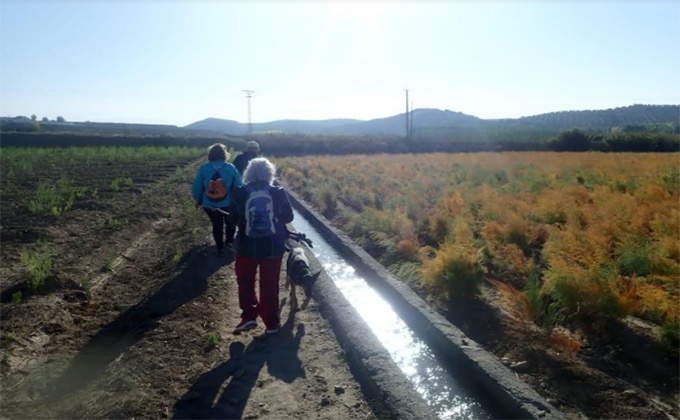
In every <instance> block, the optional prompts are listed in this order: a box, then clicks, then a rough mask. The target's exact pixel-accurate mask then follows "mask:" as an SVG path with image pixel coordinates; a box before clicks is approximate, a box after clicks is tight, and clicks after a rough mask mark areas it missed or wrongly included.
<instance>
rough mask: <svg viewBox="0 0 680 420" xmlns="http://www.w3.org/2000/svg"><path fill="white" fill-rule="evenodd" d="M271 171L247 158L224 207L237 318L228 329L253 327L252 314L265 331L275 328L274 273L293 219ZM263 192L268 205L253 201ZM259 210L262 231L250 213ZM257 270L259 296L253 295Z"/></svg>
mask: <svg viewBox="0 0 680 420" xmlns="http://www.w3.org/2000/svg"><path fill="white" fill-rule="evenodd" d="M275 174H276V167H275V166H274V164H273V163H271V162H270V161H269V160H268V159H266V158H255V159H252V160H251V161H250V163H249V164H248V166H247V167H246V170H245V173H244V175H243V180H244V185H243V186H242V187H240V188H237V189H236V190H235V191H234V199H233V200H232V202H231V204H230V205H229V218H230V221H231V222H232V223H234V224H235V225H237V226H238V233H237V235H236V243H235V253H236V262H235V265H234V269H235V271H236V280H237V282H238V299H239V305H240V307H241V321H240V322H239V324H238V325H237V326H236V328H235V329H234V334H240V333H241V332H243V331H247V330H250V329H253V328H255V327H257V317H258V315H259V316H260V318H262V321H263V322H264V325H265V328H266V334H276V333H277V332H279V277H280V275H281V261H282V259H283V254H284V253H285V252H286V249H285V242H286V239H288V231H287V229H286V224H288V223H290V222H292V221H293V208H292V207H291V205H290V200H289V199H288V194H287V193H286V191H285V190H284V189H283V188H281V187H278V186H274V185H273V182H274V175H275ZM267 191H268V192H269V196H270V197H271V201H269V199H268V198H264V199H263V201H264V202H266V203H269V204H271V205H267V206H262V205H261V204H260V203H262V201H260V202H259V203H258V204H254V203H255V199H254V198H255V197H256V196H257V197H258V200H259V199H260V198H259V197H268V196H267V195H266V193H265V192H267ZM246 205H248V207H249V208H246V207H247V206H246ZM262 208H266V209H270V210H271V213H270V212H269V211H262V210H261V209H262ZM261 214H267V215H268V214H271V215H272V216H271V217H269V218H266V219H267V220H266V221H265V222H264V224H265V225H266V226H267V228H266V229H264V230H263V232H264V233H262V232H261V231H260V230H258V226H259V225H258V221H260V220H261V219H262V218H261V217H256V216H254V215H261ZM270 221H271V222H270ZM272 227H273V229H271V228H272ZM258 268H259V270H260V293H259V300H258V297H257V295H256V294H255V277H256V273H257V270H258Z"/></svg>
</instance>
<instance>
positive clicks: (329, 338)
mask: <svg viewBox="0 0 680 420" xmlns="http://www.w3.org/2000/svg"><path fill="white" fill-rule="evenodd" d="M202 154H203V151H201V152H200V154H199V155H198V156H200V155H202ZM199 161H200V159H199ZM199 161H196V156H193V157H184V158H182V159H179V160H177V161H175V162H166V163H167V165H159V166H153V169H151V170H149V166H148V165H147V166H141V167H139V168H138V169H131V167H126V169H125V170H126V171H129V172H127V173H125V174H124V173H118V172H117V171H118V170H119V169H118V168H119V166H117V165H111V166H110V167H106V166H102V167H101V168H100V169H101V171H93V170H85V171H82V172H78V171H74V172H73V173H74V174H78V173H80V174H82V177H85V178H88V179H91V180H93V182H97V183H98V184H97V185H99V189H98V194H99V196H98V197H96V198H93V197H87V196H83V197H80V198H79V199H78V200H76V201H75V203H74V204H73V206H72V207H71V208H70V209H68V210H67V211H65V212H63V213H62V214H60V215H56V216H55V215H35V214H30V213H29V212H27V211H26V206H25V204H23V203H25V200H23V199H22V195H21V194H22V193H21V192H20V191H19V190H18V189H17V188H14V187H16V186H17V185H19V184H17V182H18V180H16V179H14V178H12V177H11V176H8V174H7V173H3V174H2V175H3V177H2V179H3V181H2V197H1V198H2V221H1V224H2V229H1V230H0V235H1V239H2V247H1V248H0V257H1V258H2V269H1V271H0V274H1V275H2V307H1V313H0V316H1V318H0V319H1V325H0V334H1V349H2V360H1V361H0V366H1V368H2V376H1V377H0V380H1V385H2V386H1V391H0V392H1V398H0V416H1V417H2V418H7V419H27V418H31V419H34V418H63V419H67V418H68V419H73V418H82V419H91V418H136V419H139V418H148V419H158V418H177V419H180V418H245V419H258V418H268V419H297V418H314V419H322V418H323V419H334V420H335V419H337V420H340V419H371V418H380V417H381V416H383V415H382V414H381V413H380V412H375V411H373V410H372V409H371V401H367V399H366V397H365V396H364V394H363V393H362V390H361V387H360V385H359V383H358V382H357V381H356V379H355V378H354V377H353V375H352V372H351V371H350V369H349V367H348V365H347V362H346V360H345V349H343V348H342V346H341V345H340V344H339V343H338V340H337V338H336V337H335V335H334V333H333V331H332V327H331V325H330V324H329V321H328V320H327V319H326V318H324V316H322V313H321V312H320V310H319V308H318V305H317V304H316V303H315V302H314V301H312V304H310V306H309V307H308V308H306V309H305V310H304V311H300V312H295V313H294V312H291V311H290V310H289V305H288V304H287V301H286V300H287V299H286V297H287V292H285V291H283V289H282V292H281V295H280V297H281V303H282V304H281V318H282V323H283V325H282V328H281V332H280V333H279V334H278V335H276V336H271V337H267V338H263V337H261V334H262V332H263V329H262V328H263V327H259V328H258V329H255V330H252V331H250V332H247V333H244V334H242V335H239V336H234V335H232V334H231V331H232V329H233V327H234V326H235V324H236V323H237V322H238V319H239V314H240V310H239V308H238V299H237V294H236V279H235V275H234V270H233V261H232V259H231V258H230V257H221V258H218V257H216V256H214V255H213V252H212V251H213V249H212V243H211V239H210V237H209V224H208V220H207V217H206V216H205V215H204V214H203V213H202V212H200V211H198V210H196V209H194V208H193V206H192V205H191V202H190V200H189V188H190V182H191V180H192V178H193V175H194V172H193V171H194V170H195V169H196V168H197V165H198V164H199ZM74 164H75V166H78V163H77V162H75V163H74ZM177 167H180V168H184V169H176V168H177ZM5 169H6V165H3V168H2V170H3V171H4V170H5ZM45 170H46V171H47V169H45ZM53 170H54V171H59V170H60V168H54V169H53ZM45 176H47V177H49V176H54V172H49V171H47V172H46V174H45ZM119 178H120V179H126V178H130V179H131V180H132V182H131V183H130V184H129V185H125V186H122V187H120V189H118V187H115V188H112V181H113V180H115V179H119ZM79 179H81V178H79ZM76 183H77V182H76ZM28 251H30V252H32V253H34V255H44V254H49V255H51V256H52V258H51V267H50V269H49V274H48V275H47V277H46V278H45V279H44V283H43V284H42V285H40V286H38V287H35V288H33V287H30V279H31V274H30V270H29V268H28V265H27V263H26V261H27V259H26V258H23V259H22V253H23V254H24V255H26V252H28ZM284 276H285V272H282V274H281V280H282V281H281V285H282V287H283V284H284V282H283V277H284ZM18 292H21V293H20V294H19V293H18ZM420 292H421V293H422V294H423V296H425V293H424V292H423V291H420ZM497 301H498V299H497V296H494V295H493V294H490V293H488V294H486V295H485V298H484V299H480V300H474V301H461V302H457V303H456V305H455V306H453V307H447V306H443V305H442V304H440V303H438V302H436V301H432V304H433V305H435V306H436V307H438V309H439V310H440V311H441V312H442V313H444V314H445V315H446V316H447V318H448V319H449V320H451V321H452V322H453V323H454V324H456V325H457V326H459V327H460V328H461V329H462V330H463V331H464V332H465V333H466V334H468V335H469V336H470V337H471V338H472V339H473V340H475V341H477V342H479V343H480V344H481V345H482V346H484V347H485V348H487V349H488V350H489V351H491V352H492V353H494V354H496V355H497V356H498V357H499V358H501V359H502V360H504V361H505V362H507V364H508V365H510V366H511V367H512V366H514V367H513V369H514V370H515V371H516V372H517V374H518V375H519V376H520V377H521V378H523V379H524V380H526V381H527V382H528V383H529V384H530V385H531V386H533V387H534V388H535V389H536V390H537V391H538V392H539V393H540V394H541V395H543V396H544V397H546V398H547V399H549V401H550V402H551V403H553V404H554V405H555V406H556V407H558V408H559V409H561V410H562V411H563V412H564V413H565V414H566V415H567V416H568V417H569V418H631V419H633V418H634V419H642V418H645V419H647V418H659V419H673V418H678V417H680V414H679V412H678V359H677V354H668V353H664V352H662V351H661V350H659V349H657V348H656V347H654V346H653V345H651V344H650V341H649V340H648V339H646V335H645V334H646V329H645V325H644V324H642V323H640V322H634V321H631V322H628V323H616V324H612V325H607V326H601V325H593V326H592V327H593V328H594V329H597V331H599V332H600V333H601V334H600V335H598V337H599V340H597V341H590V342H588V343H587V345H586V346H584V347H582V348H580V349H574V351H566V350H565V347H564V346H559V345H556V344H555V343H554V341H553V340H552V339H551V337H549V336H547V335H546V334H545V333H543V332H542V331H540V330H536V329H534V328H531V327H529V326H526V325H521V324H518V323H516V322H514V321H513V320H512V319H511V318H510V317H508V316H507V314H505V313H504V312H503V309H502V306H500V305H498V304H497ZM589 336H592V334H589ZM522 362H526V363H522ZM518 363H519V364H518Z"/></svg>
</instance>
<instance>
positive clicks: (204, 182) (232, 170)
mask: <svg viewBox="0 0 680 420" xmlns="http://www.w3.org/2000/svg"><path fill="white" fill-rule="evenodd" d="M215 171H218V172H219V173H220V175H221V176H222V181H223V182H224V186H225V187H226V188H227V196H226V197H225V198H224V199H223V200H222V201H210V200H208V198H207V197H206V196H205V193H206V191H207V189H208V182H210V178H212V176H213V174H214V173H215ZM241 185H243V181H242V179H241V174H240V173H238V171H237V170H236V167H235V166H234V165H232V164H231V163H229V162H222V161H212V162H208V163H206V164H204V165H203V166H201V167H200V169H199V170H198V173H197V174H196V178H195V179H194V184H193V186H192V187H191V195H192V197H193V198H194V201H195V202H198V203H201V205H202V206H203V207H219V208H224V207H229V202H230V201H231V194H232V192H233V191H234V189H236V188H238V187H240V186H241Z"/></svg>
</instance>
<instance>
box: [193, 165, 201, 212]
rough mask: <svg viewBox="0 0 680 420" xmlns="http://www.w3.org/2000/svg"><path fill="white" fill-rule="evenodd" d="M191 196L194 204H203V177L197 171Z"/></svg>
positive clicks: (199, 171)
mask: <svg viewBox="0 0 680 420" xmlns="http://www.w3.org/2000/svg"><path fill="white" fill-rule="evenodd" d="M191 196H192V197H193V199H194V201H195V202H198V203H201V204H203V175H202V174H201V170H200V169H199V170H198V172H197V173H196V178H194V183H193V185H192V186H191Z"/></svg>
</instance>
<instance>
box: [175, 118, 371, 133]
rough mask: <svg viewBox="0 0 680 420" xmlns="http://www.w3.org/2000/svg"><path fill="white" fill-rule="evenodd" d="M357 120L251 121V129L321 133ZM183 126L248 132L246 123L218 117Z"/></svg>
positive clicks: (206, 129)
mask: <svg viewBox="0 0 680 420" xmlns="http://www.w3.org/2000/svg"><path fill="white" fill-rule="evenodd" d="M356 122H358V120H352V119H331V120H319V121H314V120H278V121H271V122H266V123H253V131H255V132H268V131H284V132H289V133H305V134H321V133H329V132H332V131H333V130H334V129H335V128H336V127H339V126H343V125H347V124H353V123H356ZM184 128H186V129H190V130H205V131H216V132H219V133H226V134H231V135H237V136H240V135H244V134H246V133H247V132H248V124H247V123H240V122H238V121H233V120H221V119H219V118H206V119H205V120H201V121H197V122H195V123H191V124H189V125H187V126H185V127H184Z"/></svg>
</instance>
